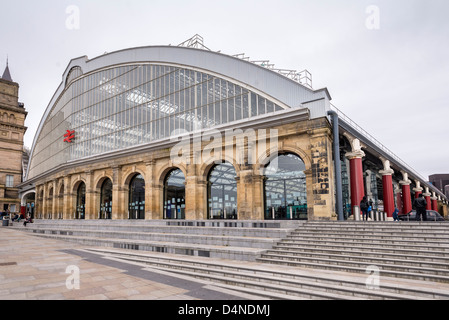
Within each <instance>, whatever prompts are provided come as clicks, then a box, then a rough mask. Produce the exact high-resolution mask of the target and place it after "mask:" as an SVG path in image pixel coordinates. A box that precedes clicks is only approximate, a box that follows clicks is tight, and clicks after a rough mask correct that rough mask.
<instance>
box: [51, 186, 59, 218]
mask: <svg viewBox="0 0 449 320" xmlns="http://www.w3.org/2000/svg"><path fill="white" fill-rule="evenodd" d="M50 184H51V188H53V195H52V196H51V198H50V207H51V215H50V217H51V219H57V211H58V209H57V208H58V206H57V204H58V201H57V199H58V190H57V187H58V181H57V180H56V179H55V180H53V181H52V182H51V183H50Z"/></svg>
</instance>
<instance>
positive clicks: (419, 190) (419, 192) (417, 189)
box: [413, 180, 423, 199]
mask: <svg viewBox="0 0 449 320" xmlns="http://www.w3.org/2000/svg"><path fill="white" fill-rule="evenodd" d="M415 184H416V187H415V188H413V191H414V192H415V199H418V197H419V195H420V194H421V193H422V191H423V188H421V182H420V181H419V180H415Z"/></svg>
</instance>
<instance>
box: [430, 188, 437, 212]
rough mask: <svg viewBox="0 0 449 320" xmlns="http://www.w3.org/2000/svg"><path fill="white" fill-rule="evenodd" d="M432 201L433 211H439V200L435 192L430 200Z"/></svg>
mask: <svg viewBox="0 0 449 320" xmlns="http://www.w3.org/2000/svg"><path fill="white" fill-rule="evenodd" d="M430 200H431V201H432V210H435V211H438V202H437V200H438V198H437V196H436V194H435V191H433V192H432V197H431V198H430Z"/></svg>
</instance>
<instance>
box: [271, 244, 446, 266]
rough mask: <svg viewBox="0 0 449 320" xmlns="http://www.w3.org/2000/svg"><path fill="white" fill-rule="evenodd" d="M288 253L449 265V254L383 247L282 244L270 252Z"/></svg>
mask: <svg viewBox="0 0 449 320" xmlns="http://www.w3.org/2000/svg"><path fill="white" fill-rule="evenodd" d="M271 251H277V252H281V251H282V252H287V253H294V254H298V255H301V254H307V253H321V254H323V253H328V254H340V255H354V256H364V257H379V258H401V259H404V260H420V261H434V262H441V263H446V264H448V265H449V254H448V253H444V252H441V251H436V252H435V251H425V250H422V251H417V250H404V249H395V248H392V249H389V248H383V247H376V248H375V249H370V248H368V249H367V248H365V247H361V246H360V247H356V248H348V247H345V246H335V245H334V246H330V245H321V246H319V245H314V246H309V245H304V244H301V245H297V244H295V245H284V244H283V243H282V242H280V243H279V244H278V245H276V246H274V247H273V250H268V252H271Z"/></svg>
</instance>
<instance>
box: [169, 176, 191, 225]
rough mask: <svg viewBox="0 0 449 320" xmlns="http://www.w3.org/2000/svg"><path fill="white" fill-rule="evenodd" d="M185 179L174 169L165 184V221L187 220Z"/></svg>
mask: <svg viewBox="0 0 449 320" xmlns="http://www.w3.org/2000/svg"><path fill="white" fill-rule="evenodd" d="M184 183H185V177H184V173H183V172H182V171H181V170H180V169H174V170H172V171H170V173H169V174H168V175H167V177H166V178H165V183H164V219H185V207H186V205H185V184H184Z"/></svg>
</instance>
